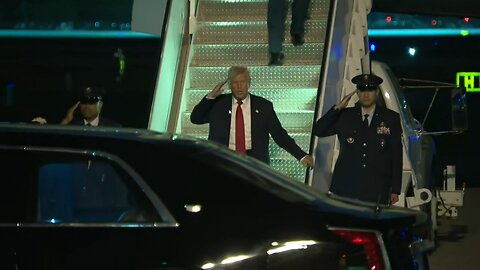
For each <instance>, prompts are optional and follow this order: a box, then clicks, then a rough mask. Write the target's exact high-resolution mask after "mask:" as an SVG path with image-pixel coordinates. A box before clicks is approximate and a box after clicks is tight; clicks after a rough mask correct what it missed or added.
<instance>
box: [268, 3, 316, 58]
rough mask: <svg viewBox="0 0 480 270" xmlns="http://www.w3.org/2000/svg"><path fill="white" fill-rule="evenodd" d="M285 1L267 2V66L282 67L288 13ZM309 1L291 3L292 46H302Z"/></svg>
mask: <svg viewBox="0 0 480 270" xmlns="http://www.w3.org/2000/svg"><path fill="white" fill-rule="evenodd" d="M287 2H288V1H287V0H269V1H268V14H267V24H268V50H269V53H270V60H269V62H268V65H269V66H281V65H283V58H284V53H283V41H284V39H285V37H284V35H285V20H286V18H287V11H288V3H287ZM309 5H310V0H294V1H293V3H292V24H291V26H290V36H291V40H292V44H293V45H294V46H300V45H302V44H303V43H304V42H305V40H304V33H305V21H306V20H307V18H308V8H309Z"/></svg>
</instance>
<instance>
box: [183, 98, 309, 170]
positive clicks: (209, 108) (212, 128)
mask: <svg viewBox="0 0 480 270" xmlns="http://www.w3.org/2000/svg"><path fill="white" fill-rule="evenodd" d="M250 106H251V121H252V123H251V133H252V149H251V150H250V151H248V155H249V156H252V157H255V158H257V159H259V160H261V161H263V162H265V163H270V157H269V153H268V143H269V134H270V135H271V136H272V138H273V140H274V141H275V142H276V143H277V144H278V145H279V146H280V147H282V148H283V149H285V150H286V151H287V152H289V153H290V154H291V155H293V156H294V157H295V158H296V159H298V160H299V159H301V158H302V157H304V156H305V155H307V153H305V152H304V151H303V150H302V149H301V148H300V147H299V146H298V145H297V144H296V143H295V140H294V139H293V138H292V137H290V136H289V135H288V133H287V131H286V130H285V129H284V128H283V127H282V125H281V124H280V121H279V120H278V117H277V114H276V113H275V111H274V110H273V104H272V102H270V101H268V100H266V99H264V98H262V97H259V96H255V95H252V94H250ZM231 113H232V94H223V95H220V96H218V97H216V98H215V99H207V98H206V97H204V98H203V99H202V100H201V101H200V103H198V104H197V105H196V106H195V108H193V111H192V114H191V116H190V121H192V123H194V124H206V123H209V124H210V125H209V132H208V139H209V140H212V141H215V142H218V143H220V144H223V145H225V146H228V142H229V139H230V121H231Z"/></svg>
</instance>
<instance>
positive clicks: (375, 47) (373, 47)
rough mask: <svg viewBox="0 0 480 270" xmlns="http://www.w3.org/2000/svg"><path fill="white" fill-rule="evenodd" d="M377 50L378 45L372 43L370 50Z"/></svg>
mask: <svg viewBox="0 0 480 270" xmlns="http://www.w3.org/2000/svg"><path fill="white" fill-rule="evenodd" d="M376 50H377V45H375V43H370V51H371V52H375V51H376Z"/></svg>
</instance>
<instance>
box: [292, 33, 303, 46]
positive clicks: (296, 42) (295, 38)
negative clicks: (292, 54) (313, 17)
mask: <svg viewBox="0 0 480 270" xmlns="http://www.w3.org/2000/svg"><path fill="white" fill-rule="evenodd" d="M303 43H305V39H304V38H303V35H300V34H293V35H292V44H293V46H300V45H302V44H303Z"/></svg>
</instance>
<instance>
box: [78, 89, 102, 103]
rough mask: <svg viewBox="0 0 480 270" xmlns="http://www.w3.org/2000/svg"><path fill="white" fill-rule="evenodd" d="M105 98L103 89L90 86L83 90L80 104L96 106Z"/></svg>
mask: <svg viewBox="0 0 480 270" xmlns="http://www.w3.org/2000/svg"><path fill="white" fill-rule="evenodd" d="M104 96H105V91H104V90H103V88H100V87H94V86H89V87H85V88H83V89H82V90H81V93H80V103H82V104H95V103H97V102H99V101H102V100H103V98H104Z"/></svg>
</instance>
